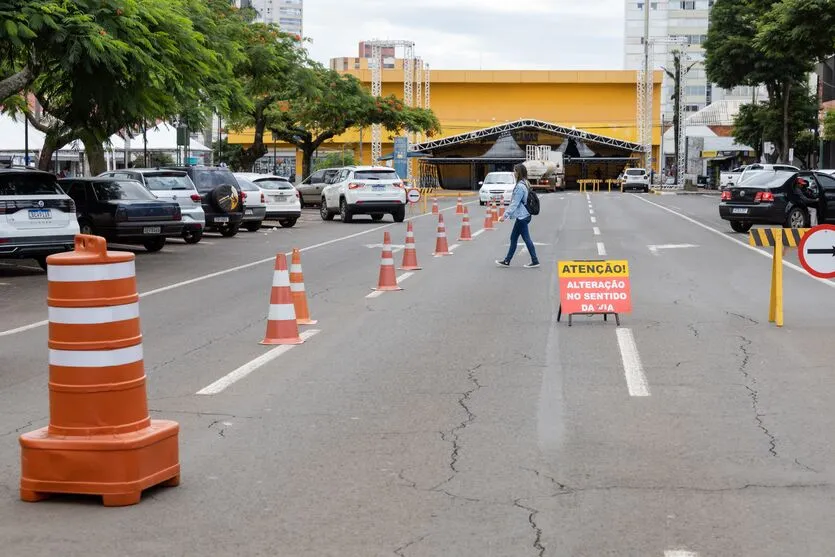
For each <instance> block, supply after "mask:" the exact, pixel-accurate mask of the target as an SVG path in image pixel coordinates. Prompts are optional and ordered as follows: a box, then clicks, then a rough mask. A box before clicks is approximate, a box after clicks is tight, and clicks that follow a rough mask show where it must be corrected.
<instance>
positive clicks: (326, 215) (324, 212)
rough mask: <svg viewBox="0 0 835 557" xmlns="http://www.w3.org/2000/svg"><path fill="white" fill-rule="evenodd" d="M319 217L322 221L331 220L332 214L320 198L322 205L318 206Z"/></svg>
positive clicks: (323, 199)
mask: <svg viewBox="0 0 835 557" xmlns="http://www.w3.org/2000/svg"><path fill="white" fill-rule="evenodd" d="M319 216H320V217H322V220H333V213H331V211H330V209H328V204H327V202H326V201H325V198H324V197H323V198H322V204H321V205H319Z"/></svg>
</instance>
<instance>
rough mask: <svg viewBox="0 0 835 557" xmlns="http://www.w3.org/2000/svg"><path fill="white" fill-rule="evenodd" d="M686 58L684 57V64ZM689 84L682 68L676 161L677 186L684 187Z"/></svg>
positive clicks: (679, 83)
mask: <svg viewBox="0 0 835 557" xmlns="http://www.w3.org/2000/svg"><path fill="white" fill-rule="evenodd" d="M684 60H685V57H684V56H682V60H681V61H682V62H684ZM686 83H687V72H686V71H684V69H683V68H682V71H681V76H680V77H679V79H678V91H676V94H678V114H676V120H677V122H678V159H677V160H676V186H678V187H680V188H683V187H684V175H685V174H686V173H687V127H686V123H687V121H686V119H685V118H684V92H685V91H686V90H687V89H685V85H686Z"/></svg>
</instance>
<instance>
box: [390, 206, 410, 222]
mask: <svg viewBox="0 0 835 557" xmlns="http://www.w3.org/2000/svg"><path fill="white" fill-rule="evenodd" d="M391 216H392V218H394V222H403V221H404V220H406V208H405V207H401V208H400V209H397V210H396V211H395V212H393V213H392V214H391Z"/></svg>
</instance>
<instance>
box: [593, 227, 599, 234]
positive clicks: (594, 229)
mask: <svg viewBox="0 0 835 557" xmlns="http://www.w3.org/2000/svg"><path fill="white" fill-rule="evenodd" d="M592 230H593V231H594V235H595V236H600V229H599V228H598V227H596V226H595V227H594V228H592Z"/></svg>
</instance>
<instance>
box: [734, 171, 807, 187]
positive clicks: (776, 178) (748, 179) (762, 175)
mask: <svg viewBox="0 0 835 557" xmlns="http://www.w3.org/2000/svg"><path fill="white" fill-rule="evenodd" d="M795 174H796V172H792V171H790V170H780V171H776V172H775V171H773V170H769V171H766V170H758V171H757V172H753V173H751V174H748V173H747V172H746V173H745V183H744V184H741V185H740V186H739V187H742V188H773V187H778V186H782V185H783V184H785V183H786V181H788V179H789V178H791V177H792V176H794V175H795Z"/></svg>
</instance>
